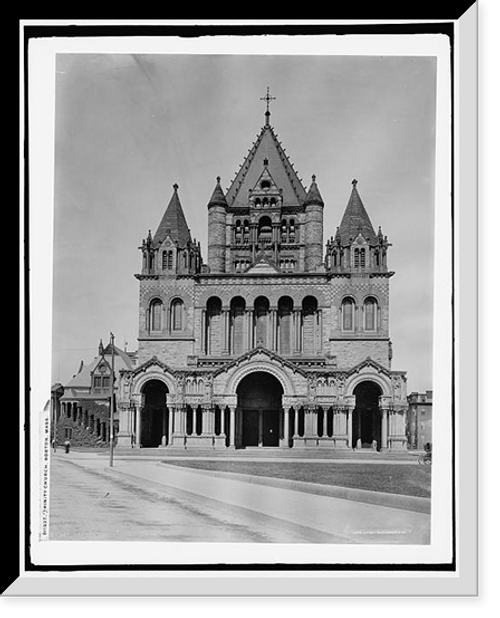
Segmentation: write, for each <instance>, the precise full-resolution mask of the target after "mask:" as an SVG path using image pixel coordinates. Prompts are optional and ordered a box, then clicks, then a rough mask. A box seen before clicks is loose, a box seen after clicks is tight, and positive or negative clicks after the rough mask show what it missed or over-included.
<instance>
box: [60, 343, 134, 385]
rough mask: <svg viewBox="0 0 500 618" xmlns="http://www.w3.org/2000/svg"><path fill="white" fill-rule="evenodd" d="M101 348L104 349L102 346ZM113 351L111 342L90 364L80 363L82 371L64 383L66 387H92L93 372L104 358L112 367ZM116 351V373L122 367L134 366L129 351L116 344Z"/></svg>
mask: <svg viewBox="0 0 500 618" xmlns="http://www.w3.org/2000/svg"><path fill="white" fill-rule="evenodd" d="M100 349H102V348H101V346H100ZM111 351H112V350H111V343H109V344H108V345H107V346H106V348H104V349H102V355H101V354H99V355H98V356H96V357H95V358H94V359H93V360H92V361H91V362H90V363H89V364H88V365H80V371H79V372H78V373H77V374H76V375H75V376H73V378H72V379H71V380H70V381H69V382H68V383H67V384H65V385H64V388H65V389H72V388H90V387H91V385H92V379H91V378H92V373H93V371H94V370H95V368H96V367H97V366H98V365H99V363H100V362H101V361H102V360H103V358H104V361H105V362H106V364H107V365H109V367H111ZM114 352H115V357H114V367H115V372H116V374H117V373H118V372H119V371H120V370H122V369H132V368H133V366H134V364H133V362H132V359H131V358H130V356H129V354H128V353H127V352H124V351H123V350H120V348H117V347H116V346H114Z"/></svg>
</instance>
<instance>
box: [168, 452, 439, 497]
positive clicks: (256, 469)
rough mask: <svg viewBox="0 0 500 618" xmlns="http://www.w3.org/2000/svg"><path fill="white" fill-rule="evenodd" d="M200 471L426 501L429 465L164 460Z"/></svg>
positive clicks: (428, 484) (429, 484) (429, 483)
mask: <svg viewBox="0 0 500 618" xmlns="http://www.w3.org/2000/svg"><path fill="white" fill-rule="evenodd" d="M168 463H169V464H174V465H176V466H184V467H187V468H196V469H202V470H219V471H222V472H236V473H240V474H249V475H254V476H267V477H273V478H280V479H289V480H295V481H305V482H308V483H319V484H320V485H338V486H341V487H353V488H356V489H366V490H369V491H380V492H385V493H392V494H402V495H406V496H418V497H423V498H430V495H431V470H432V468H431V467H430V466H415V465H398V464H391V463H388V464H376V465H375V464H358V463H356V464H354V463H345V464H344V463H324V462H309V461H308V462H305V461H304V462H286V461H276V462H268V461H266V462H264V461H262V462H255V461H201V460H200V461H181V460H176V461H168Z"/></svg>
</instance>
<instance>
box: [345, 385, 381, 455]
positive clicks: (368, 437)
mask: <svg viewBox="0 0 500 618" xmlns="http://www.w3.org/2000/svg"><path fill="white" fill-rule="evenodd" d="M353 394H354V395H355V397H356V407H355V408H354V412H353V415H352V446H353V447H356V448H374V447H376V448H377V450H380V447H381V437H382V423H381V415H380V409H379V397H380V395H381V394H382V389H381V388H380V386H379V385H378V384H376V383H375V382H371V381H365V382H361V383H360V384H358V385H357V386H356V387H355V389H354V391H353Z"/></svg>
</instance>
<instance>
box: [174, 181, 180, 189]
mask: <svg viewBox="0 0 500 618" xmlns="http://www.w3.org/2000/svg"><path fill="white" fill-rule="evenodd" d="M173 187H174V191H177V189H178V188H179V185H178V184H177V183H176V182H175V183H174V184H173Z"/></svg>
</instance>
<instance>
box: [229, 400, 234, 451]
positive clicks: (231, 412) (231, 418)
mask: <svg viewBox="0 0 500 618" xmlns="http://www.w3.org/2000/svg"><path fill="white" fill-rule="evenodd" d="M235 412H236V410H235V408H234V407H233V406H231V407H230V408H229V447H230V448H234V437H235V420H236V414H235Z"/></svg>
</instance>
